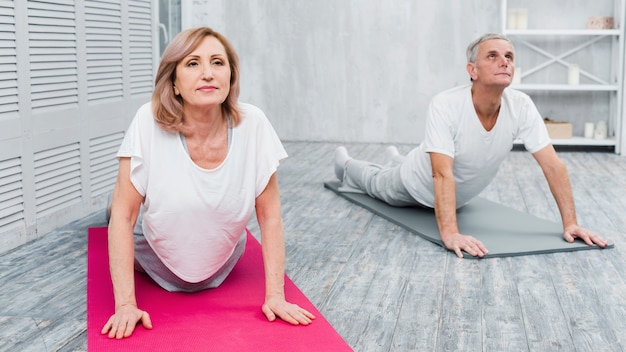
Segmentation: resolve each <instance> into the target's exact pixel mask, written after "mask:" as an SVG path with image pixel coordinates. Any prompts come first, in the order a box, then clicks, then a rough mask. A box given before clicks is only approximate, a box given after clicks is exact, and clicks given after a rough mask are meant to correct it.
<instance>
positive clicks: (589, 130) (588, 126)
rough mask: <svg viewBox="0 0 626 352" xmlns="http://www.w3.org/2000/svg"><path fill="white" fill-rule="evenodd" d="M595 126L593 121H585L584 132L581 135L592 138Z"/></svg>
mask: <svg viewBox="0 0 626 352" xmlns="http://www.w3.org/2000/svg"><path fill="white" fill-rule="evenodd" d="M595 127H596V126H595V125H594V124H593V122H585V133H584V134H583V136H584V137H585V138H593V133H594V131H595Z"/></svg>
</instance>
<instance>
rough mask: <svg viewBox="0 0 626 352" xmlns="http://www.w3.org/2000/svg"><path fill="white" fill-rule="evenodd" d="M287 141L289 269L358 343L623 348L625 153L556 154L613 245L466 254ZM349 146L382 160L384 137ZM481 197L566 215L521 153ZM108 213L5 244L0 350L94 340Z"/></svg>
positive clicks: (395, 347) (418, 347) (586, 211)
mask: <svg viewBox="0 0 626 352" xmlns="http://www.w3.org/2000/svg"><path fill="white" fill-rule="evenodd" d="M285 147H286V149H287V151H288V153H289V154H290V158H289V159H287V160H286V161H285V162H284V163H283V164H282V166H281V168H280V170H279V182H280V186H281V192H282V203H283V216H284V220H285V227H286V236H287V237H286V245H287V273H288V274H289V276H290V277H291V278H292V279H293V281H294V282H295V283H296V284H297V285H298V286H299V287H300V288H301V289H302V290H303V291H304V293H305V294H306V295H307V296H308V297H309V298H310V299H311V301H312V302H313V303H314V304H315V305H316V306H317V307H318V308H319V310H320V311H321V312H322V313H323V314H324V316H325V317H326V318H327V319H328V320H329V321H330V322H331V324H332V325H333V326H334V327H335V328H336V330H337V331H338V332H339V333H340V334H341V335H342V336H343V337H344V339H345V340H346V341H347V342H348V343H349V344H350V345H351V346H352V347H353V349H354V350H355V351H624V350H626V254H625V253H624V248H626V236H625V232H626V231H625V230H624V229H626V177H625V175H626V157H620V156H617V155H615V154H612V153H601V152H595V153H589V152H562V153H560V155H561V157H562V158H563V159H564V161H565V162H566V164H567V166H568V168H569V170H570V178H571V180H572V184H573V188H574V195H575V199H576V201H577V209H578V215H579V222H580V223H581V224H583V225H585V226H586V227H589V228H591V229H593V230H595V231H596V232H599V233H601V234H602V235H604V236H605V237H606V238H608V239H609V240H610V241H612V242H613V243H614V244H615V248H613V249H609V250H602V251H582V252H570V253H560V254H547V255H535V256H524V257H513V258H495V259H486V260H463V259H457V258H456V257H455V256H454V255H453V254H452V253H451V252H447V251H445V250H443V249H442V248H440V247H438V246H436V245H433V244H432V243H430V242H427V241H425V240H423V239H421V238H419V237H418V236H416V235H414V234H412V233H409V232H407V231H406V230H403V229H402V228H400V227H398V226H396V225H393V224H391V223H390V222H388V221H386V220H383V219H382V218H380V217H377V216H374V215H372V214H371V213H370V212H368V211H367V210H364V209H362V208H359V207H358V206H356V205H354V204H352V203H350V202H348V201H346V200H344V199H343V198H341V197H338V196H336V195H335V194H334V193H332V192H331V191H329V190H326V189H324V187H323V185H322V183H323V182H324V181H328V180H333V179H334V175H333V171H332V159H333V152H334V149H335V148H336V147H337V145H336V144H330V143H305V142H297V143H295V142H292V143H285ZM347 147H348V150H349V151H350V153H351V155H352V156H353V157H357V158H362V159H369V160H374V161H382V154H383V151H384V149H385V147H386V146H385V145H380V144H351V145H348V146H347ZM398 147H399V149H400V151H401V152H406V151H408V150H409V149H410V148H411V147H412V146H409V145H401V146H398ZM482 196H484V197H485V198H488V199H490V200H493V201H496V202H499V203H501V204H504V205H507V206H510V207H512V208H515V209H517V210H522V211H526V212H529V213H531V214H534V215H536V216H539V217H542V218H546V219H550V220H554V221H559V216H558V211H557V210H556V206H555V203H554V201H553V199H552V198H551V196H550V195H549V190H548V188H547V185H546V183H545V181H544V179H543V176H542V174H541V171H540V170H539V168H538V167H537V165H536V163H535V162H534V160H533V159H532V156H530V155H529V154H528V153H526V152H513V153H512V154H511V155H510V157H508V158H507V159H506V161H505V162H504V164H503V165H502V168H501V170H500V172H499V174H498V176H497V178H496V180H495V181H494V182H493V183H492V184H491V185H490V186H489V187H488V188H487V189H486V190H485V191H484V192H483V194H482ZM103 224H104V216H103V215H102V214H94V215H92V216H90V217H88V218H85V219H83V220H81V221H79V222H76V223H73V224H71V225H69V226H67V227H65V228H64V229H62V230H59V231H55V232H53V233H50V234H48V235H46V236H44V237H43V238H41V239H39V240H37V241H35V242H33V243H30V244H27V245H25V246H22V247H20V248H18V249H16V250H13V251H12V252H9V253H6V254H4V255H2V256H0V289H1V295H0V350H1V351H57V350H61V351H82V350H86V323H85V320H86V308H85V301H86V300H85V287H86V279H85V270H86V243H87V241H86V234H87V231H86V230H87V227H90V226H101V225H103ZM250 228H251V230H252V231H253V232H254V233H255V234H256V235H257V237H258V227H257V226H256V224H255V223H254V222H251V224H250ZM260 304H261V302H259V306H260Z"/></svg>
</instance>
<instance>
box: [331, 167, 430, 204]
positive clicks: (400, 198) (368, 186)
mask: <svg viewBox="0 0 626 352" xmlns="http://www.w3.org/2000/svg"><path fill="white" fill-rule="evenodd" d="M404 158H405V157H404V156H401V155H397V156H395V157H394V159H393V160H392V161H391V162H390V163H389V164H388V165H385V166H382V165H379V164H374V163H370V162H367V161H362V160H357V159H350V161H348V163H347V165H346V169H345V172H344V177H343V182H344V185H347V186H349V187H352V188H356V189H359V190H362V191H363V192H365V193H367V194H368V195H369V196H370V197H373V198H376V199H379V200H382V201H383V202H385V203H387V204H389V205H392V206H396V207H406V206H415V205H417V206H422V207H425V205H422V204H421V203H419V202H418V201H416V200H415V199H414V198H413V197H411V195H410V194H409V192H408V191H407V189H406V187H404V184H403V183H402V178H401V176H400V166H401V164H402V161H404Z"/></svg>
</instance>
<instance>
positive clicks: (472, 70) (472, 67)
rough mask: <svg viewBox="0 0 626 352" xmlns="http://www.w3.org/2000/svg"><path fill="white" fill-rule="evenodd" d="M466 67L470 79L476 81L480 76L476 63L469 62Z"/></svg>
mask: <svg viewBox="0 0 626 352" xmlns="http://www.w3.org/2000/svg"><path fill="white" fill-rule="evenodd" d="M465 68H466V69H467V73H469V76H470V80H472V81H475V80H476V79H477V78H478V76H477V75H476V63H474V62H468V63H467V66H465Z"/></svg>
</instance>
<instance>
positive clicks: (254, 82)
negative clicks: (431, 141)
mask: <svg viewBox="0 0 626 352" xmlns="http://www.w3.org/2000/svg"><path fill="white" fill-rule="evenodd" d="M510 2H511V3H513V4H512V6H513V5H514V6H529V7H530V6H531V5H532V4H531V5H529V4H527V2H522V3H523V5H520V1H517V4H515V1H514V0H510ZM532 2H533V3H535V5H537V4H539V5H542V4H543V5H547V7H546V11H545V12H541V11H534V13H531V14H530V20H529V22H530V23H529V25H530V26H537V27H540V28H552V27H550V26H557V27H561V26H565V27H567V26H569V28H571V26H576V25H577V24H575V23H574V24H573V23H572V21H581V26H582V28H584V22H585V19H586V17H587V16H590V15H607V14H608V13H610V11H611V9H612V6H613V5H612V4H613V0H599V1H594V2H589V1H587V0H569V1H567V2H566V3H563V2H561V1H545V0H533V1H532ZM591 3H593V4H591ZM590 4H591V5H593V7H592V8H590V6H591V5H590ZM500 5H501V1H499V0H485V1H478V0H474V1H453V0H441V1H432V0H358V1H357V0H352V1H346V0H315V1H314V0H309V1H306V0H296V1H246V0H194V1H193V7H192V11H193V13H192V14H190V16H189V17H190V18H191V23H188V24H187V25H188V26H200V25H207V26H210V27H213V28H214V29H216V30H218V31H220V32H222V33H223V34H225V35H226V36H227V37H228V38H229V39H230V40H231V41H232V42H233V44H234V45H235V47H236V48H237V50H238V52H239V55H240V59H241V61H242V67H243V69H242V100H244V101H247V102H250V103H253V104H255V105H258V106H259V107H261V108H262V109H263V110H264V111H265V112H266V113H267V115H268V116H269V118H270V120H271V121H272V122H273V124H274V126H275V128H276V129H277V131H278V133H279V135H280V137H281V138H282V139H284V140H315V141H317V140H319V141H360V142H398V143H405V142H406V143H416V142H419V141H421V140H422V134H423V127H424V114H425V111H426V108H427V104H428V102H429V100H430V98H431V97H432V96H433V95H434V94H436V93H438V92H440V91H442V90H444V89H446V88H449V87H453V86H456V85H459V84H464V83H467V82H468V76H467V73H466V72H465V63H466V59H465V48H466V46H467V44H468V43H469V42H470V41H471V40H473V39H475V38H476V37H478V36H479V35H481V34H483V33H485V32H491V31H496V32H499V31H501V29H502V24H501V12H500ZM535 5H532V6H535ZM539 5H537V6H539ZM543 5H542V6H543ZM540 8H541V7H540ZM607 12H608V13H607ZM555 13H556V14H558V15H557V16H554V14H555ZM559 15H560V16H559ZM542 16H543V18H542ZM545 24H547V27H546V26H544V25H545ZM542 26H543V27H542ZM563 45H564V46H567V45H569V44H568V43H567V42H565V43H563ZM520 49H521V48H520ZM593 50H607V49H606V47H602V46H600V47H598V48H593ZM520 54H521V56H522V57H521V58H520V56H518V60H524V54H523V53H520ZM608 55H609V53H607V56H608ZM529 59H534V58H531V57H529ZM579 60H582V61H584V60H587V59H586V58H584V57H583V58H580V59H579ZM589 60H591V59H589ZM518 62H519V61H518ZM590 65H592V66H594V67H600V68H601V69H602V67H603V66H602V65H605V66H604V67H606V63H602V62H601V61H593V60H592V61H591V62H590ZM554 70H557V76H558V70H559V68H555V69H554ZM551 74H552V73H551ZM565 74H566V73H565ZM534 97H535V98H536V99H537V100H538V102H537V103H538V107H539V110H540V111H541V112H542V114H544V116H550V117H552V118H555V119H568V120H572V122H574V129H575V133H578V134H582V128H583V127H582V126H583V124H584V122H585V121H586V120H588V119H589V118H590V116H591V117H593V116H595V117H596V118H607V114H608V113H609V108H608V105H607V102H608V97H607V95H606V94H602V93H600V94H596V93H594V94H587V95H585V96H584V99H581V96H580V95H577V94H574V95H572V94H569V95H568V94H556V99H555V94H548V95H546V94H535V96H534ZM567 106H573V107H575V108H572V109H570V110H569V111H565V110H564V109H563V107H567Z"/></svg>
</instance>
